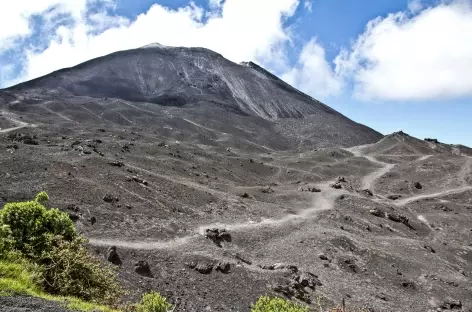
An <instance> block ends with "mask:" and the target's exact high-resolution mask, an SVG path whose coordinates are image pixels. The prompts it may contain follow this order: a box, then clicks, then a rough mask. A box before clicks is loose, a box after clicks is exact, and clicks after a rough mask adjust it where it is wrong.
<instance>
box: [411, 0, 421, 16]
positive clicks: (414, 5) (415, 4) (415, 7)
mask: <svg viewBox="0 0 472 312" xmlns="http://www.w3.org/2000/svg"><path fill="white" fill-rule="evenodd" d="M422 9H423V3H422V0H409V1H408V10H410V12H411V13H413V14H415V13H418V12H420V11H421V10H422Z"/></svg>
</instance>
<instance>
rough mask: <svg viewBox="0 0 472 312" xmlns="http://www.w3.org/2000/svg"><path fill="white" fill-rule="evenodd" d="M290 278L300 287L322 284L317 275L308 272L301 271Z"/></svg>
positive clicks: (312, 286)
mask: <svg viewBox="0 0 472 312" xmlns="http://www.w3.org/2000/svg"><path fill="white" fill-rule="evenodd" d="M292 280H293V281H295V282H297V283H298V284H299V285H301V286H302V287H309V288H311V289H315V287H316V286H321V285H322V284H321V282H320V280H319V279H318V276H316V275H314V274H312V273H309V272H301V273H300V274H295V275H294V276H293V278H292Z"/></svg>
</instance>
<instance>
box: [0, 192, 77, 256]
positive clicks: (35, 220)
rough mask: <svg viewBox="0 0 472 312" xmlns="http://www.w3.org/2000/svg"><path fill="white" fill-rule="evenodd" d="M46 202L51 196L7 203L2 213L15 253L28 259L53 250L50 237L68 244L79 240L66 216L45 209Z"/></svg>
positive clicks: (56, 211)
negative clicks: (56, 237)
mask: <svg viewBox="0 0 472 312" xmlns="http://www.w3.org/2000/svg"><path fill="white" fill-rule="evenodd" d="M47 200H48V195H47V194H46V193H45V192H41V193H39V194H38V195H37V196H36V198H35V200H32V201H27V202H17V203H8V204H6V205H5V206H4V207H3V209H2V210H0V225H2V226H7V227H8V228H9V230H10V232H11V238H12V239H13V241H14V243H13V247H14V249H16V250H18V251H20V252H22V253H23V254H24V255H25V256H27V257H28V258H36V257H39V256H40V255H41V253H42V252H43V251H45V250H48V249H50V247H51V246H50V241H49V238H48V236H50V235H53V236H58V235H59V236H61V237H63V239H64V240H67V241H72V240H73V239H74V238H75V237H76V236H77V234H76V231H75V228H74V224H73V223H72V221H71V220H70V218H69V216H68V215H67V214H66V213H64V212H60V211H59V210H58V209H46V207H44V205H43V203H44V202H46V201H47Z"/></svg>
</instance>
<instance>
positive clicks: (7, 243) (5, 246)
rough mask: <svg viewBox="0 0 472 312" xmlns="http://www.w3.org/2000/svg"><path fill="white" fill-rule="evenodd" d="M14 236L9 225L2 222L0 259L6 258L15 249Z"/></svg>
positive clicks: (0, 229) (0, 226)
mask: <svg viewBox="0 0 472 312" xmlns="http://www.w3.org/2000/svg"><path fill="white" fill-rule="evenodd" d="M14 243H15V241H14V240H13V236H12V234H11V230H10V227H9V226H8V225H3V224H0V259H3V258H5V257H6V256H7V255H8V253H9V252H10V251H11V250H12V249H13V244H14Z"/></svg>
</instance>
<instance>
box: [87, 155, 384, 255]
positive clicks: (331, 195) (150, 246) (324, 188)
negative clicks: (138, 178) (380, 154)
mask: <svg viewBox="0 0 472 312" xmlns="http://www.w3.org/2000/svg"><path fill="white" fill-rule="evenodd" d="M359 153H360V152H359ZM354 154H355V155H356V154H357V153H354ZM357 155H360V154H357ZM368 157H369V158H371V157H370V156H368ZM372 160H373V162H375V163H377V164H379V165H382V167H381V168H379V169H377V170H375V171H374V172H372V173H369V174H368V175H367V176H366V177H364V178H363V179H364V181H366V184H369V185H371V184H373V183H374V182H375V180H376V179H377V178H379V177H381V176H382V175H383V174H385V173H386V172H388V171H389V170H390V169H391V168H392V167H393V166H391V165H390V164H385V163H382V162H380V161H377V160H375V159H374V158H372ZM136 169H138V168H136ZM139 169H140V170H144V169H142V168H139ZM146 172H147V173H151V172H150V171H148V170H146ZM180 182H183V181H180ZM333 182H334V181H325V182H321V183H318V184H316V185H315V186H316V187H317V188H318V189H320V190H321V192H318V193H314V195H313V202H312V205H311V206H310V207H309V208H307V209H304V210H302V211H301V212H300V213H298V214H290V215H286V216H284V217H282V218H280V219H271V218H268V219H264V220H262V221H260V222H254V221H246V222H240V223H233V224H224V223H212V224H205V225H200V226H198V227H197V228H196V229H194V231H193V232H194V233H195V234H193V235H189V236H185V237H181V238H177V239H173V240H167V241H154V242H153V241H150V242H143V241H125V240H120V239H98V238H89V243H90V244H92V245H95V246H104V247H109V246H116V247H121V248H128V249H143V250H159V249H178V248H180V247H185V246H186V245H188V244H192V243H193V242H195V240H197V239H199V238H200V237H201V236H202V235H203V234H204V231H205V229H208V228H214V227H217V228H225V229H227V230H230V231H238V230H252V229H257V228H263V227H278V226H282V225H285V224H288V223H296V222H300V221H304V220H307V219H309V218H310V217H311V216H313V215H316V214H317V213H319V212H322V211H326V210H331V209H333V208H334V203H335V201H336V199H337V198H338V197H340V196H341V195H344V194H353V193H351V192H349V191H347V190H345V189H335V188H332V187H331V184H332V183H333Z"/></svg>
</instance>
